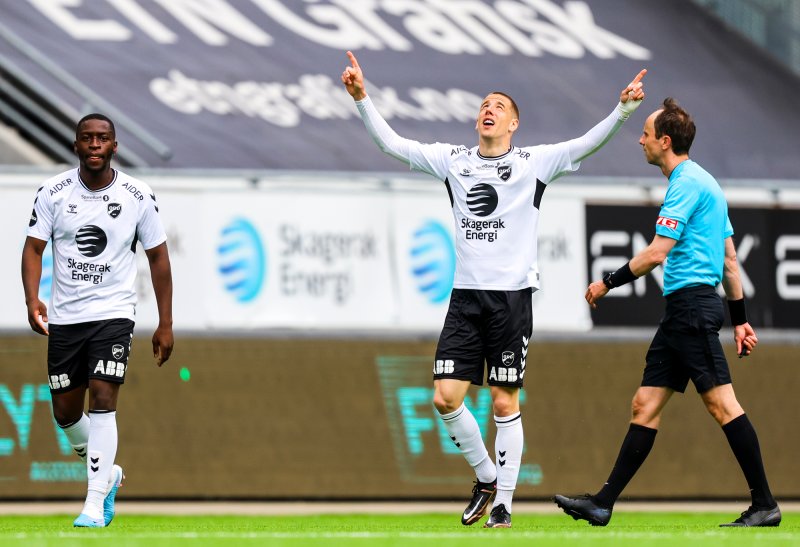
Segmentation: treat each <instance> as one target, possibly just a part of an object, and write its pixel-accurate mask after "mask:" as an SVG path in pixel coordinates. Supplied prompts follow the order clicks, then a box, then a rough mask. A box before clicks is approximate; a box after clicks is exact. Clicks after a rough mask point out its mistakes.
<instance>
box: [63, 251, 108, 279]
mask: <svg viewBox="0 0 800 547" xmlns="http://www.w3.org/2000/svg"><path fill="white" fill-rule="evenodd" d="M67 268H69V269H70V270H72V279H74V280H75V281H91V282H92V283H93V284H94V285H98V284H100V283H102V282H103V274H105V273H107V272H110V271H111V266H110V265H109V264H93V263H91V262H79V261H77V260H75V259H73V258H68V259H67Z"/></svg>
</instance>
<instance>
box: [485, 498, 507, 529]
mask: <svg viewBox="0 0 800 547" xmlns="http://www.w3.org/2000/svg"><path fill="white" fill-rule="evenodd" d="M483 527H484V528H511V513H509V512H508V511H506V506H505V505H503V504H502V503H501V504H500V505H498V506H496V507H492V512H491V513H489V520H487V521H486V524H484V525H483Z"/></svg>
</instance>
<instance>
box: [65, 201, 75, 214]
mask: <svg viewBox="0 0 800 547" xmlns="http://www.w3.org/2000/svg"><path fill="white" fill-rule="evenodd" d="M67 207H68V209H67V212H68V213H70V214H72V215H77V214H78V204H77V203H70V204H69V205H67Z"/></svg>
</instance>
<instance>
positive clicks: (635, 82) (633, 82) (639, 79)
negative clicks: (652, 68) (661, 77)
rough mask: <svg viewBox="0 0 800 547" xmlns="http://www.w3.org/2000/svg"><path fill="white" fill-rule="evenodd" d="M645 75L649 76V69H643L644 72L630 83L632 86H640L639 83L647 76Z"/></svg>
mask: <svg viewBox="0 0 800 547" xmlns="http://www.w3.org/2000/svg"><path fill="white" fill-rule="evenodd" d="M645 74H647V69H646V68H643V69H642V70H641V71H640V72H639V74H637V75H636V78H634V79H633V81H632V82H631V83H630V86H631V87H632V86H634V85H636V84H638V83H639V82H640V81H641V79H642V78H644V75H645Z"/></svg>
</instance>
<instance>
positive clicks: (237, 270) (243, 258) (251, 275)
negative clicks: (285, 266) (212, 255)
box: [217, 218, 267, 303]
mask: <svg viewBox="0 0 800 547" xmlns="http://www.w3.org/2000/svg"><path fill="white" fill-rule="evenodd" d="M217 260H218V262H217V271H218V272H219V274H220V276H221V277H222V282H223V285H224V287H225V290H226V291H227V292H228V293H230V294H231V295H232V296H233V297H234V298H235V299H236V300H237V301H238V302H241V303H246V302H251V301H252V300H254V299H255V298H256V297H257V296H258V295H259V293H260V292H261V288H262V287H263V285H264V281H265V278H266V271H267V268H266V265H267V260H266V252H265V250H264V244H263V243H262V241H261V237H260V236H259V235H258V231H257V230H256V228H255V226H253V224H252V223H251V222H249V221H248V220H245V219H243V218H237V219H235V220H233V221H232V222H230V223H229V224H228V225H227V226H225V227H224V228H223V229H222V232H221V234H220V242H219V245H218V246H217Z"/></svg>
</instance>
